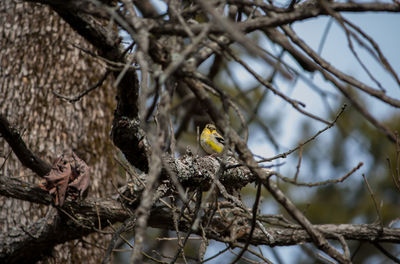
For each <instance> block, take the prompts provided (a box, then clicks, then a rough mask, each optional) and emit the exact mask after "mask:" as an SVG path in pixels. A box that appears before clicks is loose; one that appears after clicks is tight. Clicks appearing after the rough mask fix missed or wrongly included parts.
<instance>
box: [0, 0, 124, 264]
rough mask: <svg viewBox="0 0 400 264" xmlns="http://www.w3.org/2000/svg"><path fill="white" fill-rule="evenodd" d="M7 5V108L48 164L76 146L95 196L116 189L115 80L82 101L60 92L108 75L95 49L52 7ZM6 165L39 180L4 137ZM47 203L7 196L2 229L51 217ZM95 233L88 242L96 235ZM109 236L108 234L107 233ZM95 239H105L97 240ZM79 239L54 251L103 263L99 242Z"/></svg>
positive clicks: (1, 103)
mask: <svg viewBox="0 0 400 264" xmlns="http://www.w3.org/2000/svg"><path fill="white" fill-rule="evenodd" d="M0 10H2V15H1V16H0V36H1V37H0V50H1V52H0V63H1V64H0V74H1V80H2V82H1V83H0V113H1V114H3V115H5V116H6V117H7V118H8V120H9V121H10V122H11V123H12V124H13V125H16V126H17V127H19V128H20V133H21V135H22V138H23V139H24V140H25V142H26V143H27V144H28V146H29V147H30V148H31V149H32V150H33V151H34V152H35V153H37V154H38V155H40V156H41V158H43V159H45V160H47V161H48V162H49V163H51V162H53V160H54V159H55V158H56V157H57V156H59V155H60V154H61V153H62V152H63V151H65V150H73V151H75V153H76V154H77V155H78V156H79V157H80V158H82V159H83V160H85V161H86V162H87V163H88V165H89V167H90V177H91V187H90V190H89V192H90V193H91V196H102V195H104V194H105V193H106V192H110V190H111V189H112V188H113V187H112V184H111V180H116V179H115V177H116V175H117V171H116V170H115V166H114V164H113V157H112V155H113V154H112V153H113V152H114V151H113V150H112V148H113V146H112V144H111V141H110V140H108V139H109V136H108V135H109V129H110V125H111V120H112V119H111V118H112V110H113V109H114V108H115V107H114V106H113V104H114V98H113V96H112V94H113V93H112V92H111V91H110V89H111V85H110V83H111V82H110V81H109V80H108V79H106V81H105V82H104V83H103V85H102V86H100V87H98V88H96V89H95V90H94V91H92V92H91V93H90V94H89V96H86V97H83V98H82V99H81V100H79V101H77V102H75V103H70V102H67V101H66V100H62V99H60V98H58V97H57V96H55V95H54V93H53V92H56V93H59V94H62V95H65V96H68V97H73V96H75V95H77V94H79V93H81V92H83V91H85V90H86V89H88V88H89V87H91V86H93V85H94V84H96V83H97V82H98V81H99V79H101V78H102V77H103V76H104V73H105V66H104V63H102V62H101V60H100V59H97V58H95V57H93V56H91V55H89V54H87V53H86V52H84V51H83V50H89V51H93V50H94V49H93V48H92V47H91V46H90V45H89V44H88V43H87V42H86V41H85V40H84V39H83V38H82V37H81V36H80V35H79V34H77V33H76V32H74V31H73V30H72V29H71V28H70V27H69V25H68V24H67V23H65V22H64V21H63V20H62V19H61V18H60V17H59V16H58V15H57V14H56V13H55V12H54V11H52V10H50V9H49V8H47V7H44V6H38V5H37V4H28V3H17V2H16V1H12V0H5V1H0ZM74 45H75V46H74ZM77 47H80V48H82V50H81V49H79V48H77ZM104 139H107V140H104ZM0 168H1V171H0V174H1V176H10V177H19V178H21V179H22V180H24V181H29V182H33V183H39V181H40V178H39V177H38V176H37V175H34V174H33V173H32V172H31V171H29V170H28V169H26V168H24V167H23V166H22V165H21V162H20V161H19V160H18V159H17V158H16V156H15V155H14V154H13V153H12V151H11V148H10V147H9V146H8V144H7V143H6V142H5V140H4V139H3V138H0ZM105 177H108V178H105ZM112 177H114V179H112ZM47 208H48V207H43V206H40V205H37V204H33V203H29V202H24V201H21V200H15V199H13V200H10V199H8V200H5V199H2V202H1V203H0V217H1V222H0V227H1V231H0V232H3V233H5V232H11V231H12V230H15V229H19V230H20V229H21V228H23V227H26V226H29V225H31V224H33V223H34V222H33V221H37V219H39V218H41V217H44V215H45V214H46V210H47ZM53 211H54V210H53ZM95 236H96V235H92V236H91V237H89V238H86V239H85V241H89V242H90V241H94V238H95ZM96 237H97V236H96ZM102 237H103V241H104V238H106V237H104V236H102ZM80 243H84V242H80ZM96 243H98V244H99V245H102V244H103V243H102V241H99V240H98V239H96ZM76 244H77V242H76V241H72V242H70V243H67V244H66V245H61V246H58V249H57V250H54V251H53V256H54V257H55V258H56V259H57V260H62V261H63V262H64V261H67V262H70V263H71V262H74V261H73V260H74V258H76V257H77V259H79V260H80V261H84V262H85V263H89V262H88V261H87V260H90V261H91V262H93V263H97V262H98V261H97V260H98V259H99V258H101V257H102V256H101V254H98V252H96V247H90V250H86V249H85V246H76ZM103 245H104V244H103ZM67 247H69V249H67ZM50 250H51V249H50ZM27 261H29V260H27ZM30 261H33V260H30Z"/></svg>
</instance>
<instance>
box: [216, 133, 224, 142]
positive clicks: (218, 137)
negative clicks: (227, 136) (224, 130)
mask: <svg viewBox="0 0 400 264" xmlns="http://www.w3.org/2000/svg"><path fill="white" fill-rule="evenodd" d="M215 139H216V140H217V141H218V142H219V143H221V144H224V143H225V140H224V139H223V138H222V137H220V136H217V135H215Z"/></svg>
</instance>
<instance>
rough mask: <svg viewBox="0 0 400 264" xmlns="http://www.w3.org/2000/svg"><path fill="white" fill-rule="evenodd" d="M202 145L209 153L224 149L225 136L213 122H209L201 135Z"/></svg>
mask: <svg viewBox="0 0 400 264" xmlns="http://www.w3.org/2000/svg"><path fill="white" fill-rule="evenodd" d="M200 146H201V147H202V148H203V149H204V151H205V152H207V153H208V154H215V153H220V152H222V150H223V149H224V138H223V137H222V136H221V135H220V134H219V133H218V132H217V129H216V128H215V126H214V125H212V124H207V125H206V126H205V127H204V129H203V131H202V132H201V135H200Z"/></svg>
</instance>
